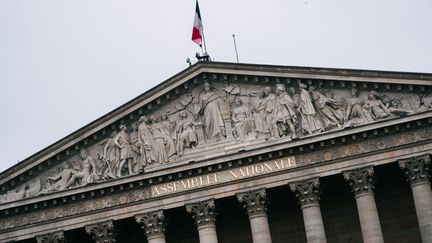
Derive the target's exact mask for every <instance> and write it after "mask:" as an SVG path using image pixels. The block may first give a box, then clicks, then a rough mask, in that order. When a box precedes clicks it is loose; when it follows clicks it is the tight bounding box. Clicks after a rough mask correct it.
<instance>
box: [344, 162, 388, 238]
mask: <svg viewBox="0 0 432 243" xmlns="http://www.w3.org/2000/svg"><path fill="white" fill-rule="evenodd" d="M343 176H344V178H345V180H347V181H348V182H349V185H350V186H351V191H352V192H353V193H354V195H355V199H356V203H357V211H358V215H359V219H360V227H361V230H362V236H363V241H364V242H367V243H384V237H383V234H382V230H381V224H380V221H379V217H378V210H377V208H376V204H375V198H374V193H373V190H374V178H375V177H374V169H373V167H372V166H368V167H364V168H358V169H354V170H350V171H346V172H343Z"/></svg>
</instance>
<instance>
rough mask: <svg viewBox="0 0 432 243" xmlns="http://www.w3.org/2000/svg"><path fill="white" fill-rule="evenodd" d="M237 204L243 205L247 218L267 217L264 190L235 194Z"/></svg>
mask: <svg viewBox="0 0 432 243" xmlns="http://www.w3.org/2000/svg"><path fill="white" fill-rule="evenodd" d="M237 199H238V200H239V202H241V203H243V208H245V209H246V212H247V213H248V215H249V218H252V217H255V216H262V215H267V200H266V199H267V195H266V191H265V189H260V190H256V191H250V192H245V193H239V194H237Z"/></svg>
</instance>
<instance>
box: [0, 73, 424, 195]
mask: <svg viewBox="0 0 432 243" xmlns="http://www.w3.org/2000/svg"><path fill="white" fill-rule="evenodd" d="M431 108H432V96H431V95H428V94H415V93H409V94H407V93H400V92H379V91H377V90H373V89H370V90H364V89H362V90H359V89H356V88H353V89H323V88H320V87H317V86H314V85H308V84H305V83H301V82H299V83H294V84H290V85H287V84H284V83H276V84H268V85H262V84H251V83H227V82H213V83H211V82H207V81H202V83H201V85H198V86H197V87H195V88H193V89H189V90H188V91H187V92H186V93H185V94H183V95H181V96H180V97H177V98H176V99H174V100H173V101H171V102H169V103H168V104H166V105H164V106H162V107H161V108H159V109H158V110H155V111H153V112H149V113H148V114H145V115H143V116H141V117H139V118H138V119H136V120H133V121H132V122H125V123H123V124H121V125H120V126H119V127H118V128H116V129H114V130H113V131H112V132H111V133H110V134H108V135H107V136H106V137H105V138H103V139H102V140H100V141H99V142H97V143H95V144H92V145H89V146H88V147H85V148H81V149H80V150H79V151H78V153H77V154H76V155H74V156H72V157H71V158H69V159H68V160H67V161H63V162H62V163H60V164H59V165H57V166H55V167H53V168H51V169H50V170H48V171H46V172H44V173H42V174H41V175H39V176H38V177H37V178H34V179H32V180H31V181H28V182H27V183H25V184H23V185H20V186H19V187H17V188H16V189H14V190H12V191H9V192H7V193H5V194H3V195H0V203H4V202H8V201H15V200H19V199H23V198H28V197H32V196H37V195H43V194H49V193H53V192H57V191H62V190H66V189H70V188H74V187H80V186H85V185H88V184H91V183H98V182H102V181H106V180H112V179H117V178H121V177H126V176H132V175H136V174H140V173H145V171H146V169H147V168H151V167H152V166H155V165H159V164H169V163H172V164H174V163H176V162H177V161H181V159H182V157H183V156H188V154H191V151H192V152H193V151H200V150H201V149H203V148H205V147H209V146H213V144H219V145H220V144H224V143H229V142H236V143H241V142H246V141H256V140H259V139H262V140H263V141H264V140H277V139H285V140H286V141H287V142H289V141H291V140H294V139H302V138H303V137H306V136H313V135H316V134H319V133H322V132H325V131H331V130H337V129H345V128H349V127H356V126H360V125H363V124H367V123H372V122H375V121H378V120H383V119H390V118H394V117H400V116H407V115H410V114H414V113H418V112H423V111H427V110H430V109H431ZM377 146H379V145H377ZM323 156H324V158H326V157H331V156H330V155H325V154H324V155H323Z"/></svg>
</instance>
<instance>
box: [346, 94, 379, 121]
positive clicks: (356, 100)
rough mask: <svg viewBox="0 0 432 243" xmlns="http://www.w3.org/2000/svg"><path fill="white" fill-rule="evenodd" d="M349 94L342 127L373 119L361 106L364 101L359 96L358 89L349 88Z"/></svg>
mask: <svg viewBox="0 0 432 243" xmlns="http://www.w3.org/2000/svg"><path fill="white" fill-rule="evenodd" d="M351 95H352V97H351V98H350V99H349V100H348V101H347V107H346V114H345V121H346V122H345V125H344V127H354V126H357V125H360V124H363V123H367V122H371V121H373V119H372V117H371V116H370V114H369V113H368V111H367V110H366V109H364V108H363V105H364V101H363V100H362V99H361V98H360V97H359V91H358V89H356V88H353V89H351Z"/></svg>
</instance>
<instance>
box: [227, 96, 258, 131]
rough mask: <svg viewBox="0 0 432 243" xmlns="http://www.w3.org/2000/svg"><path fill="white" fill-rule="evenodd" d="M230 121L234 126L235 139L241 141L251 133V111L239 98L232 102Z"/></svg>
mask: <svg viewBox="0 0 432 243" xmlns="http://www.w3.org/2000/svg"><path fill="white" fill-rule="evenodd" d="M231 120H232V123H233V125H234V137H235V138H240V139H243V138H246V137H247V136H248V135H249V134H251V133H252V132H253V128H254V124H253V121H252V114H251V111H250V109H249V108H248V107H246V106H245V105H243V101H242V100H241V99H240V98H236V99H235V100H234V108H233V109H232V115H231Z"/></svg>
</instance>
